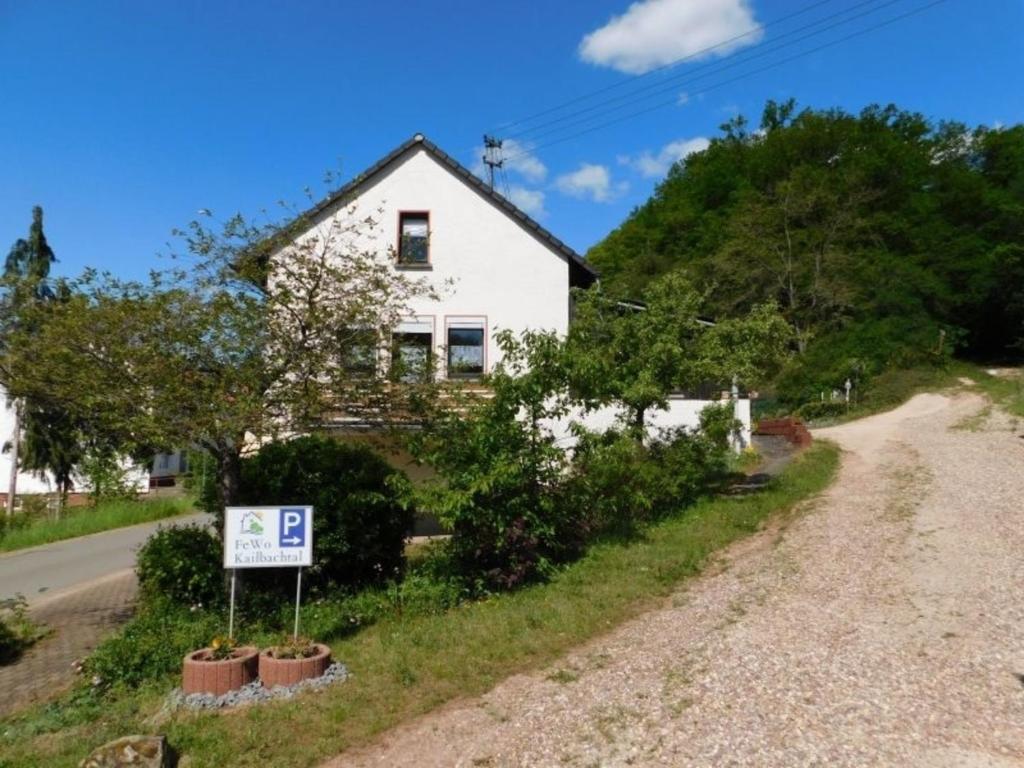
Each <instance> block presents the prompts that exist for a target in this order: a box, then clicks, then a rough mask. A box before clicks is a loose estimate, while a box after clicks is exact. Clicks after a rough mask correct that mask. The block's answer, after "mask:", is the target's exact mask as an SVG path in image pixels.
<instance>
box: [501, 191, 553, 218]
mask: <svg viewBox="0 0 1024 768" xmlns="http://www.w3.org/2000/svg"><path fill="white" fill-rule="evenodd" d="M508 194H509V200H511V201H512V202H513V203H515V205H517V206H518V207H519V208H521V209H522V210H523V211H524V212H526V213H528V214H530V215H531V216H533V217H534V218H535V219H537V218H543V217H544V216H546V215H547V211H546V210H545V209H544V192H542V191H541V190H539V189H527V188H526V187H519V186H512V187H511V188H510V189H509V191H508Z"/></svg>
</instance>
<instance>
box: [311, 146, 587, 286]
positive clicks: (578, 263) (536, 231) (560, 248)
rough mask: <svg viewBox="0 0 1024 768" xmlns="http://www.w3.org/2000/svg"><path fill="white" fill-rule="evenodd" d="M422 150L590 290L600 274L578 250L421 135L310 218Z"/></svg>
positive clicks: (345, 201) (359, 192)
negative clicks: (509, 220)
mask: <svg viewBox="0 0 1024 768" xmlns="http://www.w3.org/2000/svg"><path fill="white" fill-rule="evenodd" d="M420 151H422V152H423V153H425V154H427V155H428V156H429V157H431V158H432V159H433V160H435V161H436V162H437V163H438V165H440V166H441V167H442V168H444V169H445V170H447V171H448V172H450V173H451V174H452V175H453V176H455V177H456V178H457V179H459V180H460V181H462V182H463V183H464V184H466V186H467V187H469V188H470V189H472V190H473V191H474V192H475V193H476V194H477V195H479V196H480V197H481V198H482V199H483V200H484V201H486V202H487V203H489V204H490V205H493V206H494V207H496V208H497V209H498V210H500V211H502V212H503V213H504V214H505V215H506V216H508V217H509V218H510V219H511V220H512V221H514V222H515V223H516V224H517V225H519V226H520V227H522V228H523V229H524V230H525V231H526V232H528V233H529V234H530V235H532V236H533V237H534V238H535V239H537V240H538V241H539V242H540V243H542V244H543V245H544V246H545V247H547V248H548V249H549V250H550V251H551V253H553V254H554V255H556V256H558V257H559V258H562V259H563V260H565V261H566V262H567V263H568V264H569V284H570V286H572V287H582V288H586V287H588V286H590V285H591V284H593V282H594V281H595V280H596V279H597V277H598V273H597V271H596V270H595V269H594V268H593V267H592V266H591V265H590V264H588V263H587V262H586V260H585V259H584V258H583V257H582V256H580V255H579V254H578V253H577V252H576V251H575V250H573V249H572V248H570V247H569V246H568V245H566V244H565V243H564V242H562V241H561V240H559V239H558V238H557V237H555V236H554V235H553V234H552V233H551V232H549V231H548V230H547V229H545V228H544V227H542V226H541V225H540V224H539V223H538V222H537V221H535V220H534V219H533V218H532V217H530V216H529V215H528V214H527V213H526V212H525V211H523V210H522V209H520V208H519V207H517V206H516V205H515V204H514V203H512V202H511V201H509V200H508V199H507V198H505V197H504V196H502V195H501V194H499V193H498V192H496V191H495V190H493V189H492V188H491V187H489V186H488V185H487V184H486V183H485V182H484V181H483V180H482V179H480V178H479V177H478V176H477V175H476V174H474V173H473V172H472V171H470V170H469V169H468V168H466V167H465V166H464V165H462V164H461V163H459V162H458V161H457V160H455V158H453V157H452V156H451V155H449V154H447V153H446V152H445V151H444V150H442V149H441V148H440V147H438V146H437V145H436V144H434V143H433V142H432V141H430V140H429V139H427V138H426V137H425V136H424V135H423V134H421V133H418V134H416V135H414V136H413V137H412V138H411V139H409V140H408V141H406V142H405V143H403V144H401V145H400V146H398V147H396V148H395V149H394V150H393V151H392V152H390V153H389V154H387V155H385V156H384V157H383V158H381V159H380V160H378V161H377V162H376V163H374V164H373V165H372V166H370V167H369V168H367V169H366V170H365V171H363V172H362V173H360V174H359V175H358V176H356V177H355V178H353V179H352V180H351V181H349V182H348V183H347V184H345V185H344V186H343V187H341V188H340V189H338V190H337V191H336V192H334V193H332V194H331V195H329V196H328V197H327V198H325V199H324V200H322V201H321V202H320V203H318V204H317V205H316V206H314V207H313V208H312V209H311V210H310V211H308V212H307V213H306V217H307V218H312V219H314V220H316V219H318V218H320V216H321V215H322V214H323V213H324V212H327V211H330V210H336V209H337V208H338V207H340V206H342V205H346V204H348V203H349V202H351V201H353V200H355V199H356V198H358V197H359V196H361V195H362V194H363V192H364V191H365V190H366V188H367V187H368V186H372V185H373V184H374V183H375V182H376V181H377V180H379V178H380V177H381V175H383V174H387V173H389V172H392V171H393V170H394V169H395V168H397V167H400V166H401V165H402V164H404V163H405V162H407V161H408V160H409V158H410V157H412V156H413V155H415V154H417V153H418V152H420Z"/></svg>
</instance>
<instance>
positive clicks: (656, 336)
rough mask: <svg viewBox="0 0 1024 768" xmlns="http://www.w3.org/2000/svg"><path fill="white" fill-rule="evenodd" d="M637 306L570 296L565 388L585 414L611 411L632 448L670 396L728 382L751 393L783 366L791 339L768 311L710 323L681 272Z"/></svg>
mask: <svg viewBox="0 0 1024 768" xmlns="http://www.w3.org/2000/svg"><path fill="white" fill-rule="evenodd" d="M641 298H642V303H636V302H622V301H618V300H616V299H615V298H614V297H612V296H609V295H608V294H606V293H604V292H602V291H601V290H600V289H599V288H596V289H590V290H587V291H579V292H577V293H576V294H575V314H574V318H573V324H572V327H571V328H570V330H569V337H568V346H567V357H568V363H567V365H568V368H569V374H568V375H569V381H570V383H571V386H572V387H573V389H574V392H575V393H576V395H577V396H578V397H579V398H580V399H581V400H583V401H584V402H585V403H587V404H588V406H589V407H591V408H594V407H599V406H605V405H609V404H614V405H617V406H619V407H620V408H621V409H622V418H623V421H624V422H625V424H626V425H627V427H628V428H629V430H630V432H631V433H632V435H633V436H634V438H635V439H637V440H642V439H643V437H644V434H645V426H644V425H645V424H646V418H647V414H648V413H649V412H650V411H651V410H652V409H656V408H658V409H663V408H665V407H667V405H668V398H669V395H670V394H672V393H673V392H676V391H682V392H690V393H694V392H696V391H698V390H700V389H702V388H706V387H707V386H714V387H716V388H717V389H728V388H729V387H730V386H731V385H732V384H733V382H735V383H737V384H741V385H743V386H755V385H757V384H758V383H760V382H763V381H764V380H765V379H766V378H767V376H768V375H769V373H771V372H772V371H773V369H775V368H777V367H778V365H779V364H780V363H781V362H782V360H783V358H784V356H785V352H786V347H787V343H788V341H789V338H790V334H789V330H788V328H787V325H786V323H785V321H784V320H783V319H782V317H781V316H780V315H779V313H778V312H777V310H776V309H775V307H774V306H773V305H771V304H763V305H758V306H755V307H754V308H753V309H752V310H751V311H750V312H749V313H747V314H745V315H742V316H739V317H733V318H729V319H726V320H723V321H721V322H719V323H713V322H710V321H708V320H707V319H705V318H704V316H703V311H704V309H705V306H706V298H705V296H704V295H702V294H701V293H700V292H698V291H697V289H696V288H694V286H693V284H692V282H691V281H690V280H689V279H688V278H686V277H685V276H684V275H682V274H681V273H679V272H673V273H669V274H668V275H665V276H663V277H661V278H659V279H657V280H655V281H653V282H652V283H650V284H649V285H648V286H647V288H646V289H645V290H644V292H643V294H642V296H641Z"/></svg>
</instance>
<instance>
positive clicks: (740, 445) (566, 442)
mask: <svg viewBox="0 0 1024 768" xmlns="http://www.w3.org/2000/svg"><path fill="white" fill-rule="evenodd" d="M719 404H721V401H716V400H690V399H687V398H683V397H671V398H669V401H668V408H667V409H665V410H656V409H652V410H651V411H649V412H648V413H647V418H646V427H647V430H646V431H647V435H648V436H650V437H654V436H656V435H657V433H658V431H659V430H662V429H677V428H679V427H686V428H688V429H694V428H696V427H698V426H699V425H700V414H701V412H702V411H703V410H704V409H705V408H707V407H708V406H709V405H719ZM733 410H734V413H735V416H736V419H737V420H738V421H739V422H740V425H741V426H740V430H739V433H738V434H737V435H736V438H735V440H734V441H733V448H735V449H736V450H737V451H740V450H743V449H744V448H746V447H747V446H748V445H750V437H751V431H750V430H751V424H750V400H749V399H748V398H739V399H737V400H734V401H733ZM618 415H619V411H618V410H617V409H615V408H613V407H607V408H600V409H598V410H596V411H591V412H590V413H586V414H584V413H582V412H577V413H570V414H569V415H567V416H566V417H564V418H562V419H559V420H557V421H552V422H551V423H550V424H549V425H548V426H549V427H550V429H551V431H552V434H554V436H555V439H556V441H557V442H558V444H559V445H560V446H562V447H563V448H566V449H571V448H573V447H574V446H575V445H576V438H575V437H574V436H573V434H572V432H571V431H570V424H571V422H573V421H576V422H578V423H580V424H582V425H583V426H584V427H586V428H587V429H588V430H590V431H592V432H604V431H605V430H607V429H608V428H609V427H612V426H615V424H616V422H617V419H618Z"/></svg>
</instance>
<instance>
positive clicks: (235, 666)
mask: <svg viewBox="0 0 1024 768" xmlns="http://www.w3.org/2000/svg"><path fill="white" fill-rule="evenodd" d="M210 654H211V650H210V649H209V648H203V649H202V650H201V651H193V652H192V653H190V654H189V655H188V656H186V657H185V664H184V666H183V668H182V684H181V688H182V690H183V691H184V692H185V694H186V695H187V694H190V693H209V694H212V695H214V696H221V695H223V694H225V693H227V692H228V691H234V690H236V689H238V688H241V687H242V686H243V685H245V684H246V683H251V682H252V681H253V680H255V679H256V675H257V673H258V671H259V662H258V659H259V650H258V649H256V648H253V647H252V646H244V647H242V648H238V649H237V650H236V651H235V652H234V654H233V655H232V656H231V658H230V659H222V660H220V661H215V660H213V659H211V658H210Z"/></svg>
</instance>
